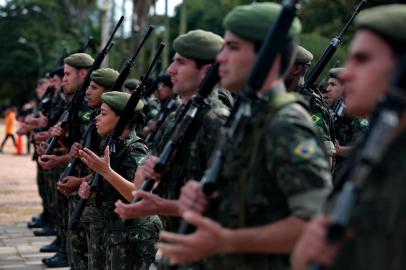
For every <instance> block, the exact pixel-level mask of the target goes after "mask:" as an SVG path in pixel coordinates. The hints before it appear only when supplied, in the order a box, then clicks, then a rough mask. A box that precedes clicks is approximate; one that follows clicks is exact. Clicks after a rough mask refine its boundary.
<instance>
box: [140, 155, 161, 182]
mask: <svg viewBox="0 0 406 270" xmlns="http://www.w3.org/2000/svg"><path fill="white" fill-rule="evenodd" d="M157 162H158V157H156V156H152V155H151V156H149V157H148V158H147V160H145V162H144V164H142V165H141V166H140V167H139V168H140V171H141V173H142V175H143V177H144V179H154V180H158V179H159V178H161V175H160V174H159V173H156V172H155V171H154V167H155V164H156V163H157Z"/></svg>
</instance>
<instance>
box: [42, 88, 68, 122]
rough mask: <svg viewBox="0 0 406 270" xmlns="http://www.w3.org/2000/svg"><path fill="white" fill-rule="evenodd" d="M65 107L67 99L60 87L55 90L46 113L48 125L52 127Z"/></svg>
mask: <svg viewBox="0 0 406 270" xmlns="http://www.w3.org/2000/svg"><path fill="white" fill-rule="evenodd" d="M67 107H68V101H67V99H66V98H65V95H64V94H63V91H62V89H60V90H57V91H56V92H55V93H54V95H53V97H52V99H51V101H50V109H49V110H48V114H47V115H46V116H47V117H48V127H52V126H54V125H55V124H56V123H57V122H58V120H59V117H61V115H62V113H63V112H64V111H65V110H66V108H67Z"/></svg>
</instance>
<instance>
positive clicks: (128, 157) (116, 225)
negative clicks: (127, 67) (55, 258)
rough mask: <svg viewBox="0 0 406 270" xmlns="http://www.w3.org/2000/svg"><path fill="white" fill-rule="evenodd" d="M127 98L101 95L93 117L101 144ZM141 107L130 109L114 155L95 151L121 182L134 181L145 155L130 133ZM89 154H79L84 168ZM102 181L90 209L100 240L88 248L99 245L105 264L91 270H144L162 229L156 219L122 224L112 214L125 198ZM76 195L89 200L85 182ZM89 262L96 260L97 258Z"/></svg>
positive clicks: (141, 143)
mask: <svg viewBox="0 0 406 270" xmlns="http://www.w3.org/2000/svg"><path fill="white" fill-rule="evenodd" d="M129 98H130V95H129V94H128V93H123V92H117V91H112V92H108V93H104V94H103V95H102V101H103V103H102V106H101V112H100V114H99V115H98V116H97V117H96V129H97V133H98V134H99V135H100V136H102V138H103V139H104V140H107V139H108V136H111V135H112V134H113V132H114V127H115V125H116V124H117V122H118V120H119V118H120V114H121V113H122V112H123V110H124V107H125V106H126V104H127V102H128V100H129ZM142 107H143V103H142V101H139V102H138V104H137V106H136V108H135V109H134V110H135V113H134V116H133V117H132V118H131V119H130V121H129V123H128V124H127V126H126V128H125V130H124V132H123V134H122V135H121V136H120V138H119V140H118V142H117V143H116V147H115V152H114V153H111V154H109V149H108V147H107V148H106V150H105V151H104V149H99V150H100V151H101V153H103V152H104V159H105V160H106V162H107V163H109V164H110V165H109V166H111V168H112V169H113V170H115V171H116V172H117V173H118V174H119V175H121V176H122V177H124V178H125V179H133V178H134V175H135V171H136V169H137V167H138V165H139V164H140V163H141V162H142V161H143V160H144V159H145V157H146V155H147V153H148V148H147V146H146V145H145V142H144V141H143V140H142V139H141V138H139V137H138V136H137V135H136V133H135V131H134V126H135V125H136V124H137V122H136V121H137V119H138V117H137V115H136V114H137V113H139V112H140V111H141V110H142ZM103 145H104V142H103V141H102V143H101V144H100V146H101V147H102V146H103ZM89 154H90V155H91V154H93V153H92V152H91V151H90V150H89V149H85V150H84V151H82V150H80V151H79V155H80V156H81V159H82V161H84V162H85V164H89V157H90V156H89ZM93 155H94V154H93ZM110 160H111V163H110ZM105 180H106V181H103V183H102V185H101V187H100V188H99V191H98V192H97V193H96V194H95V195H94V196H95V197H94V202H95V205H96V206H97V208H95V209H93V210H97V211H98V214H100V216H101V218H102V220H98V222H101V221H102V222H103V223H102V225H103V227H102V229H103V230H102V232H100V233H101V235H103V237H104V239H101V237H100V235H99V236H98V237H97V239H90V241H92V240H98V241H99V242H98V243H92V242H91V243H90V244H98V245H100V246H99V247H97V248H98V249H100V250H104V251H105V254H104V257H105V258H106V261H105V264H104V265H102V264H100V265H94V267H95V268H94V269H108V270H110V269H148V268H149V265H150V264H151V263H152V262H153V261H154V258H155V253H156V251H155V248H154V245H155V243H156V241H158V233H159V230H160V229H161V228H162V224H161V222H160V220H159V218H158V217H157V216H150V217H146V218H140V219H137V220H135V221H134V222H132V223H131V224H130V225H127V224H124V223H123V222H122V220H121V219H120V218H119V216H118V215H117V214H116V213H115V212H114V211H113V210H114V203H115V202H116V201H117V200H118V199H121V200H124V199H125V198H123V197H122V196H121V195H120V193H119V191H120V189H119V188H116V186H115V185H116V184H115V183H114V182H109V180H108V179H105ZM126 181H127V180H126ZM127 182H128V183H130V182H129V181H127ZM116 189H117V190H116ZM79 195H80V196H81V197H82V198H89V196H90V195H91V194H90V189H89V185H88V184H87V183H86V182H83V183H82V185H81V189H80V191H79ZM92 235H93V236H95V235H94V234H92ZM92 235H91V237H92ZM91 248H92V247H91ZM95 255H96V254H95ZM93 259H97V260H99V259H100V258H93ZM92 269H93V268H92Z"/></svg>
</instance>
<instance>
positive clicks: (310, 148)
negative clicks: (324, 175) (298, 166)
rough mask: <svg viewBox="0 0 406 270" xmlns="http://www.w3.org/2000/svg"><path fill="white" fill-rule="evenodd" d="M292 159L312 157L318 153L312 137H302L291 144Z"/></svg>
mask: <svg viewBox="0 0 406 270" xmlns="http://www.w3.org/2000/svg"><path fill="white" fill-rule="evenodd" d="M291 150H292V151H291V154H292V160H293V161H300V160H306V159H313V158H315V157H316V156H317V155H318V151H317V145H316V142H315V140H313V139H303V140H301V141H299V142H297V141H296V142H294V143H292V145H291Z"/></svg>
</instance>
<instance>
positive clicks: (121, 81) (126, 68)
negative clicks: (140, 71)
mask: <svg viewBox="0 0 406 270" xmlns="http://www.w3.org/2000/svg"><path fill="white" fill-rule="evenodd" d="M152 31H154V27H153V26H152V25H150V26H149V28H148V31H147V33H146V34H145V36H144V38H143V39H142V41H141V43H140V44H139V45H138V48H137V49H136V50H135V53H134V55H133V56H132V57H131V58H130V59H128V61H127V63H126V64H125V65H124V67H123V68H122V69H121V71H120V75H119V76H118V78H117V80H116V81H115V82H114V85H113V87H112V88H111V89H112V90H117V91H119V90H121V87H122V86H123V84H124V82H125V80H126V79H127V77H128V75H129V74H130V72H131V69H132V68H133V66H134V62H135V58H136V57H137V56H138V53H139V52H140V50H141V48H142V47H143V46H144V43H145V41H146V40H147V39H148V37H149V36H150V35H151V33H152Z"/></svg>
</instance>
